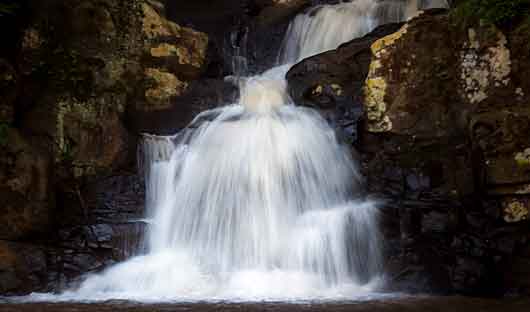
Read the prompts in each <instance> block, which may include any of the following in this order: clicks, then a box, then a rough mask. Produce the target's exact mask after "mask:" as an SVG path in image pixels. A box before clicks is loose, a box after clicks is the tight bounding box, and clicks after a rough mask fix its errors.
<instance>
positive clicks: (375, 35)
mask: <svg viewBox="0 0 530 312" xmlns="http://www.w3.org/2000/svg"><path fill="white" fill-rule="evenodd" d="M400 26H401V25H399V24H389V25H384V26H380V27H378V28H377V29H376V30H374V31H373V32H372V33H370V34H368V35H366V36H364V37H362V38H359V39H355V40H353V41H350V42H348V43H346V44H343V45H341V46H340V47H339V48H338V49H336V50H332V51H329V52H324V53H321V54H319V55H316V56H313V57H310V58H307V59H305V60H303V61H302V62H300V63H298V64H296V65H295V66H293V67H292V68H291V69H290V70H289V72H288V73H287V80H288V85H289V94H290V95H291V97H292V98H293V100H294V102H295V103H297V105H303V106H308V107H312V108H316V109H319V110H320V111H321V112H322V113H324V114H325V116H326V117H327V119H328V120H330V121H331V122H332V123H333V124H337V125H339V126H340V128H342V129H344V131H345V132H346V133H348V134H349V135H350V137H351V136H352V135H354V134H355V132H356V131H357V129H356V128H357V121H358V119H359V117H360V116H361V112H362V108H361V106H362V88H363V86H364V80H365V79H366V76H367V74H368V67H369V66H370V60H371V58H370V55H371V51H370V46H371V45H372V43H374V42H375V41H376V40H377V39H379V38H381V37H383V36H385V35H388V34H391V33H393V32H395V31H396V30H398V29H399V27H400Z"/></svg>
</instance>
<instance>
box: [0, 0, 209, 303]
mask: <svg viewBox="0 0 530 312" xmlns="http://www.w3.org/2000/svg"><path fill="white" fill-rule="evenodd" d="M163 9H164V7H163V5H162V6H161V5H160V3H158V2H156V1H143V0H131V1H116V0H104V1H92V0H75V1H64V0H53V1H45V2H42V1H32V2H28V3H27V4H26V3H25V2H24V10H23V11H21V12H19V13H18V14H20V20H22V21H24V23H21V25H20V28H17V29H13V33H12V34H11V35H10V36H11V37H13V38H18V39H17V41H18V43H17V44H16V45H15V44H13V46H17V47H18V50H17V51H10V53H8V54H5V55H3V54H2V52H0V98H1V100H0V145H1V149H0V222H1V224H2V225H3V226H2V228H1V229H0V280H1V282H0V293H2V294H4V293H9V294H16V293H24V292H28V291H35V290H51V289H57V288H60V287H61V286H66V285H68V284H69V283H71V282H72V281H75V280H76V279H77V278H78V277H79V276H80V275H81V274H85V273H87V272H91V271H96V270H101V269H103V268H105V266H106V265H108V264H110V263H113V262H115V261H118V260H120V259H124V258H125V257H127V256H130V254H131V253H133V252H135V251H137V250H138V249H139V248H141V244H140V243H141V239H140V238H141V237H140V236H141V235H140V234H141V233H142V229H143V227H144V225H143V224H142V223H134V222H132V223H131V222H130V220H135V219H136V220H137V219H139V218H140V217H141V216H142V212H143V208H144V207H143V206H144V203H143V196H144V195H143V192H144V191H143V184H142V183H143V182H142V178H141V177H140V176H139V175H138V174H137V173H136V164H135V163H136V162H135V158H136V141H137V138H138V135H139V134H140V132H142V131H149V130H152V131H153V132H155V131H157V132H163V131H162V130H160V128H161V127H162V126H163V125H162V126H158V127H157V125H156V124H155V123H154V122H151V124H149V122H143V121H144V120H147V121H149V120H150V118H151V116H152V115H151V114H153V113H154V112H155V113H157V114H167V112H171V111H175V107H178V109H176V111H178V112H189V113H188V114H187V115H185V114H173V115H172V117H173V118H174V120H176V122H175V123H176V124H177V126H174V128H172V130H173V131H176V130H178V129H179V127H183V126H184V125H186V124H187V123H188V122H189V121H190V120H191V116H190V115H192V114H193V111H192V109H190V108H189V107H191V105H190V106H189V107H187V106H186V103H185V102H184V103H183V102H179V99H181V98H184V97H185V96H188V93H189V92H190V91H193V90H194V88H196V87H194V86H196V85H197V84H199V83H197V82H196V81H197V80H199V79H201V78H202V76H203V73H204V72H205V70H206V68H207V67H208V62H209V61H208V55H207V50H208V44H209V39H208V36H207V35H206V34H204V33H201V32H198V31H195V30H193V29H190V28H186V27H181V26H179V25H177V24H175V23H173V22H171V21H168V20H167V19H165V18H164V17H162V16H161V15H160V14H161V12H163ZM2 57H5V59H2ZM188 97H189V96H188ZM153 124H155V125H153ZM148 126H149V127H148ZM28 242H31V243H28Z"/></svg>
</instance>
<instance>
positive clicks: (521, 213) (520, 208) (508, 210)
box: [503, 198, 530, 223]
mask: <svg viewBox="0 0 530 312" xmlns="http://www.w3.org/2000/svg"><path fill="white" fill-rule="evenodd" d="M503 206H504V209H503V212H504V221H506V222H508V223H516V222H520V221H525V220H527V219H528V217H529V215H530V202H529V201H528V200H524V199H517V198H510V199H507V200H505V201H504V203H503Z"/></svg>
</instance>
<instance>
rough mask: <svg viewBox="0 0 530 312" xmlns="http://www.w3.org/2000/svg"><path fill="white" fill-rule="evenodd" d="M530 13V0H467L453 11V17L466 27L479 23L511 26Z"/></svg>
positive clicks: (456, 21)
mask: <svg viewBox="0 0 530 312" xmlns="http://www.w3.org/2000/svg"><path fill="white" fill-rule="evenodd" d="M529 14H530V0H465V1H461V3H460V4H459V5H458V6H457V7H456V8H455V9H454V10H453V11H452V13H451V17H452V19H453V21H454V22H455V23H456V24H459V25H462V26H464V27H468V26H470V25H477V24H479V23H480V24H493V25H496V26H499V27H509V26H513V25H514V24H518V23H519V22H520V21H521V20H524V19H525V18H527V17H528V16H529Z"/></svg>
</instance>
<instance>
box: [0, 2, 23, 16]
mask: <svg viewBox="0 0 530 312" xmlns="http://www.w3.org/2000/svg"><path fill="white" fill-rule="evenodd" d="M3 2H4V3H0V17H2V16H6V15H14V14H15V12H16V10H17V9H18V8H19V7H20V6H19V4H18V3H17V1H16V0H6V1H3Z"/></svg>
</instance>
